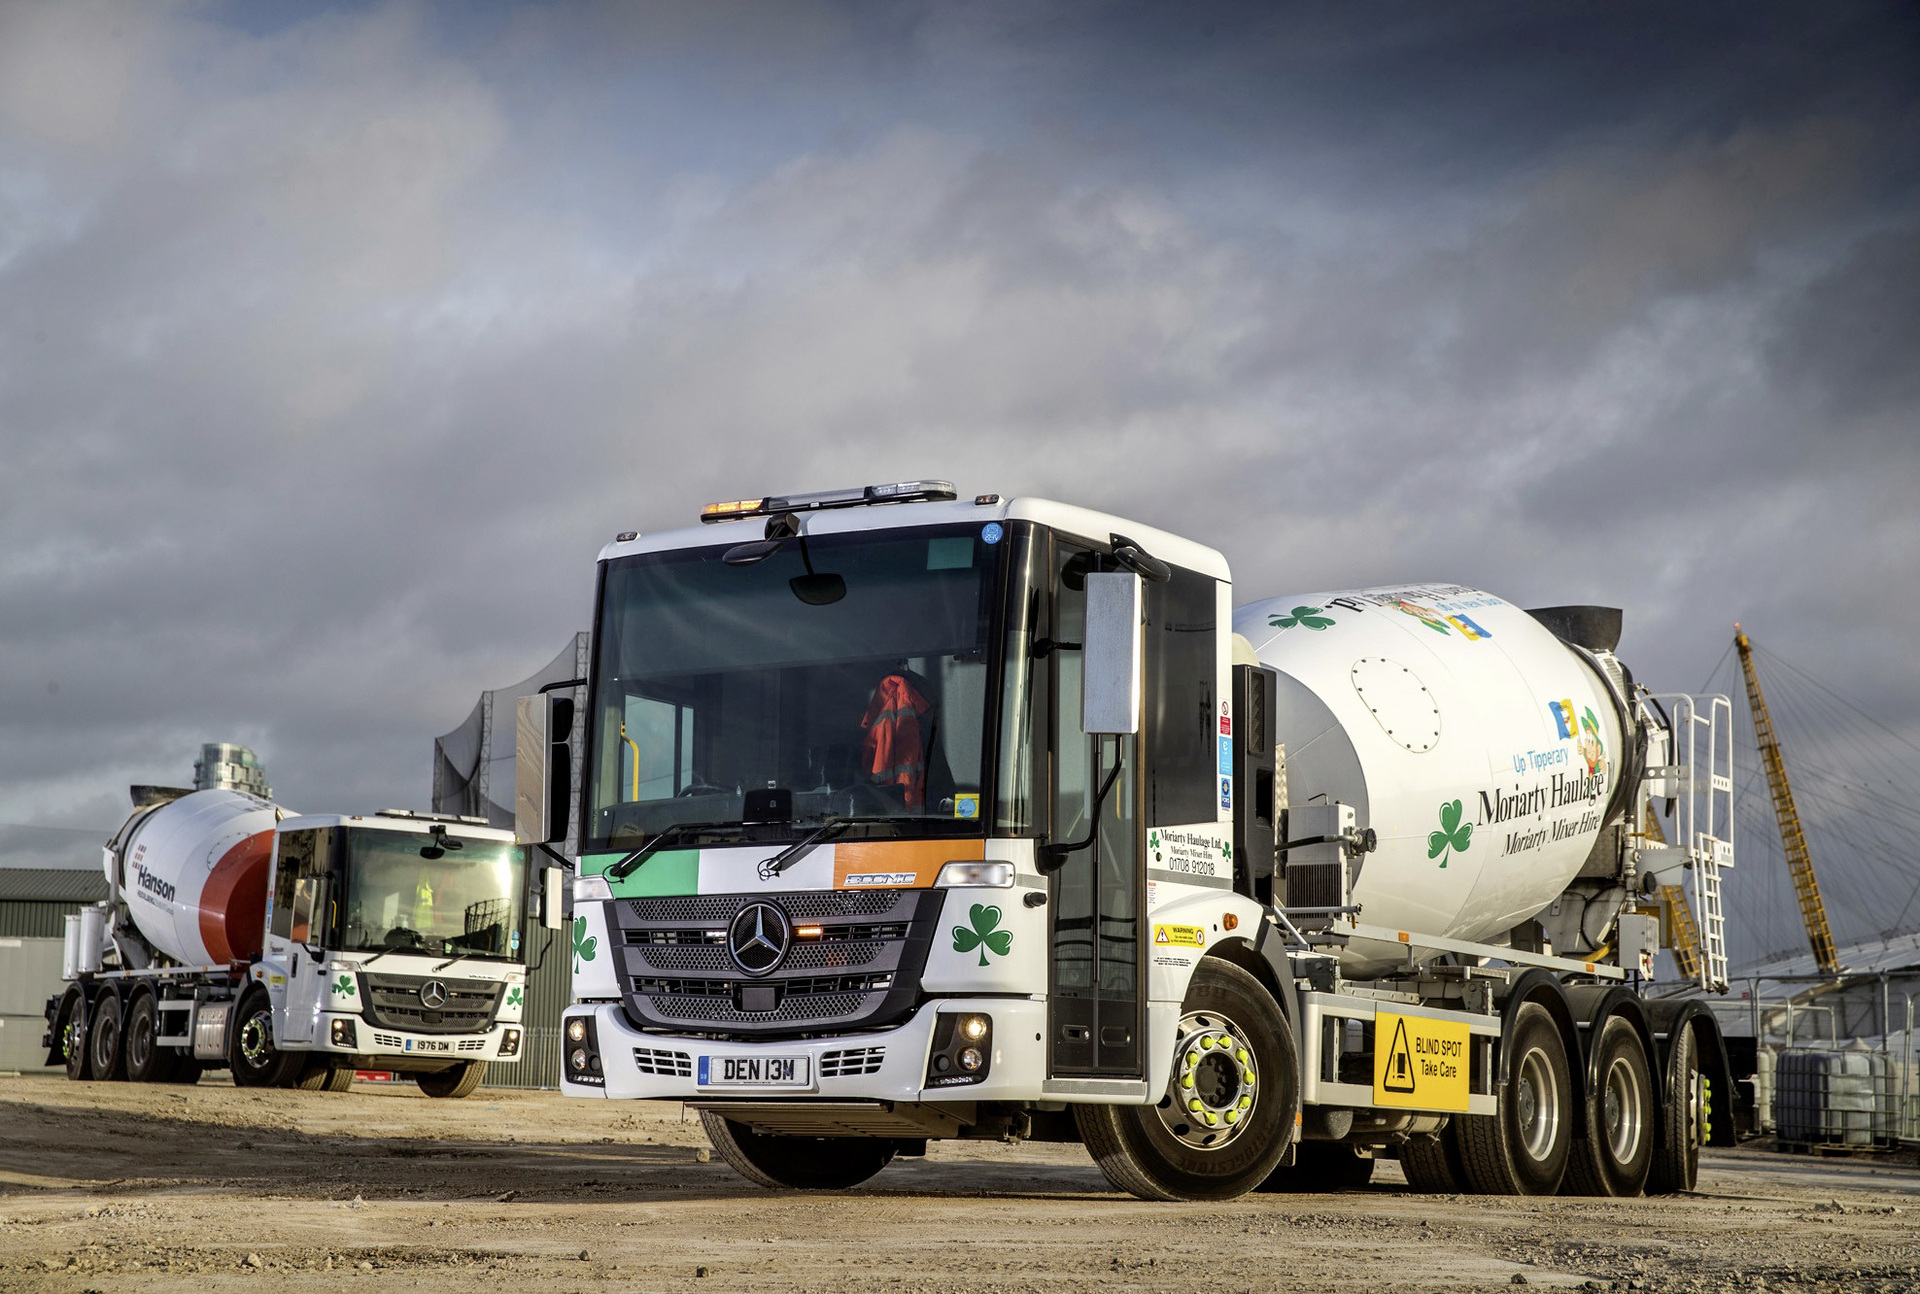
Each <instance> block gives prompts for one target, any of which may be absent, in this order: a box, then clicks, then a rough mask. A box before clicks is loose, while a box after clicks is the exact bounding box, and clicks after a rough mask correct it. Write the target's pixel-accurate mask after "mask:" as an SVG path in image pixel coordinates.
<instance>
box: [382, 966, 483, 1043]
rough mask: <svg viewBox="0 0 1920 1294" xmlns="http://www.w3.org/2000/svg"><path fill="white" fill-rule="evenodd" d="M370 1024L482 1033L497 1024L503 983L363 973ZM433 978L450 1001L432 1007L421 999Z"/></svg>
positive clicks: (423, 1031)
mask: <svg viewBox="0 0 1920 1294" xmlns="http://www.w3.org/2000/svg"><path fill="white" fill-rule="evenodd" d="M361 981H362V983H363V984H365V986H366V993H367V1023H369V1024H372V1025H374V1026H376V1027H379V1028H383V1029H405V1030H407V1031H408V1032H409V1033H480V1032H482V1031H483V1030H485V1029H487V1028H489V1027H491V1026H492V1024H493V1016H494V1012H495V1011H496V1010H497V1009H498V1008H499V1005H500V990H501V988H502V987H503V986H502V985H500V984H496V983H493V982H492V981H490V980H483V979H443V978H441V977H440V976H437V975H374V974H363V975H362V976H361ZM429 981H433V982H437V983H439V984H440V985H442V986H443V987H444V988H445V989H446V994H447V997H446V1001H445V1002H443V1003H441V1005H440V1006H439V1007H438V1008H430V1007H428V1006H427V1005H426V1004H425V1003H424V1002H422V1001H421V1000H420V990H421V988H422V987H424V986H425V985H426V984H427V983H428V982H429Z"/></svg>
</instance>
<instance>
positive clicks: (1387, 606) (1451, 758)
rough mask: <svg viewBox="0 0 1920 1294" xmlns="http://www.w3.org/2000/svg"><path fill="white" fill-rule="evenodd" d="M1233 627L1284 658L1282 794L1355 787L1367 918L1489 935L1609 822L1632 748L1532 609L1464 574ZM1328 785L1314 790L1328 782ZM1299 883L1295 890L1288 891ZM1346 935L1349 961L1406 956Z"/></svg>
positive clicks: (1383, 964)
mask: <svg viewBox="0 0 1920 1294" xmlns="http://www.w3.org/2000/svg"><path fill="white" fill-rule="evenodd" d="M1234 629H1235V631H1236V632H1238V633H1239V634H1241V635H1243V636H1244V637H1245V638H1246V639H1247V640H1248V641H1249V642H1251V643H1252V644H1253V647H1254V650H1255V651H1256V653H1257V654H1258V655H1259V657H1260V659H1261V661H1262V662H1263V663H1265V664H1267V665H1269V666H1271V667H1272V668H1274V669H1275V670H1277V671H1278V672H1279V674H1280V688H1279V696H1278V699H1277V704H1276V707H1275V727H1276V731H1277V733H1278V735H1279V739H1280V740H1281V741H1283V742H1285V743H1286V754H1287V797H1288V801H1289V803H1291V804H1295V805H1301V804H1308V803H1332V802H1336V801H1337V802H1340V803H1344V804H1349V805H1352V806H1353V808H1354V809H1355V811H1356V814H1357V818H1358V823H1359V825H1360V826H1361V827H1371V828H1372V829H1373V830H1374V832H1375V833H1376V834H1377V836H1378V848H1377V849H1376V850H1375V852H1373V853H1370V854H1367V855H1366V856H1365V857H1364V858H1363V859H1362V860H1360V861H1359V863H1358V864H1357V867H1358V876H1357V878H1356V880H1355V883H1354V889H1353V895H1352V901H1353V902H1355V903H1357V904H1359V905H1360V907H1361V912H1360V915H1359V917H1358V918H1357V920H1358V921H1359V922H1361V923H1362V924H1364V925H1369V926H1381V927H1387V928H1389V929H1392V930H1395V931H1407V932H1409V933H1410V934H1411V935H1412V936H1413V939H1412V941H1411V942H1412V946H1413V948H1414V949H1415V952H1416V955H1424V953H1426V952H1431V951H1432V949H1430V948H1428V949H1423V948H1422V947H1421V944H1420V941H1419V938H1418V936H1419V935H1422V934H1427V935H1434V936H1438V937H1440V938H1445V939H1464V940H1473V941H1478V942H1497V941H1500V940H1502V939H1503V938H1504V936H1505V935H1506V934H1507V932H1508V931H1510V930H1511V929H1512V928H1513V927H1514V926H1515V925H1517V924H1519V923H1520V922H1522V921H1524V920H1526V919H1527V918H1529V917H1531V916H1533V915H1534V914H1535V913H1537V912H1539V911H1540V910H1541V909H1543V908H1545V907H1546V906H1547V905H1548V904H1550V903H1551V902H1552V901H1553V900H1554V898H1555V897H1556V896H1558V895H1559V894H1560V892H1561V891H1562V890H1563V889H1565V888H1566V885H1567V882H1568V881H1570V880H1571V879H1572V878H1573V876H1574V874H1575V873H1576V872H1578V871H1579V870H1580V866H1581V864H1582V863H1583V862H1585V861H1586V859H1587V856H1588V854H1589V852H1590V851H1591V850H1592V848H1593V845H1594V840H1595V838H1596V837H1597V836H1598V835H1599V833H1600V831H1601V829H1602V827H1603V826H1604V825H1605V820H1606V817H1607V810H1608V807H1609V802H1610V801H1611V800H1612V799H1613V793H1614V787H1615V782H1616V779H1617V778H1618V776H1619V775H1620V772H1621V769H1622V767H1623V761H1624V759H1625V757H1626V755H1627V751H1626V750H1625V748H1624V744H1623V741H1624V739H1623V735H1622V719H1621V714H1620V710H1619V707H1618V703H1617V702H1616V701H1615V700H1614V698H1613V692H1612V690H1611V689H1610V688H1609V686H1608V684H1607V683H1606V681H1605V680H1604V679H1603V678H1602V677H1601V676H1600V675H1599V674H1598V673H1597V672H1596V671H1595V669H1594V668H1593V667H1592V665H1590V664H1589V663H1588V662H1587V661H1586V660H1585V659H1583V658H1582V657H1581V656H1580V655H1579V654H1577V653H1576V652H1574V651H1573V650H1571V649H1569V648H1568V647H1567V646H1566V644H1564V643H1562V642H1561V641H1560V640H1559V639H1558V638H1556V637H1555V636H1554V635H1553V634H1552V633H1551V632H1550V631H1549V630H1548V629H1547V628H1546V627H1545V626H1543V625H1541V624H1540V623H1539V622H1538V621H1537V620H1535V619H1534V618H1533V617H1532V616H1531V615H1529V614H1528V613H1527V612H1526V611H1524V610H1522V609H1521V608H1519V607H1516V606H1514V605H1512V604H1511V603H1508V602H1506V601H1504V600H1502V599H1500V598H1497V597H1495V596H1493V595H1492V594H1488V593H1482V592H1479V591H1478V590H1475V589H1468V588H1462V587H1460V586H1458V585H1446V584H1441V585H1416V586H1408V587H1396V588H1381V589H1363V590H1356V591H1350V592H1343V593H1313V594H1304V595H1301V596H1299V597H1284V598H1275V599H1272V600H1269V601H1263V602H1256V603H1251V604H1249V605H1247V606H1244V607H1241V608H1239V609H1238V610H1237V611H1235V613H1234ZM1321 797H1324V798H1321ZM1293 901H1295V902H1297V901H1298V899H1297V898H1295V899H1294V900H1293ZM1406 958H1407V945H1405V944H1384V943H1378V942H1371V943H1370V942H1367V941H1361V940H1356V941H1354V942H1353V943H1352V944H1351V945H1350V946H1349V947H1348V948H1347V949H1346V950H1345V952H1344V954H1343V957H1342V962H1343V968H1344V969H1345V970H1346V972H1347V973H1348V974H1352V975H1365V974H1378V973H1380V972H1382V971H1384V970H1386V969H1388V968H1390V967H1394V966H1405V965H1406Z"/></svg>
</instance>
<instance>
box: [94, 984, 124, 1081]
mask: <svg viewBox="0 0 1920 1294" xmlns="http://www.w3.org/2000/svg"><path fill="white" fill-rule="evenodd" d="M125 1019H126V1014H125V1011H124V1009H123V1008H122V1007H121V1005H120V997H119V995H118V994H116V993H113V992H103V993H102V994H100V996H99V997H98V998H96V999H94V1003H93V1023H92V1024H91V1025H90V1026H89V1027H88V1029H87V1067H88V1068H89V1069H90V1070H92V1072H93V1076H94V1078H95V1079H98V1080H100V1081H103V1082H119V1081H120V1080H122V1079H124V1078H125V1077H126V1076H127V1054H126V1048H125V1047H123V1046H122V1045H121V1044H122V1042H123V1041H124V1034H125V1030H123V1029H122V1028H121V1024H122V1022H123V1021H124V1020H125Z"/></svg>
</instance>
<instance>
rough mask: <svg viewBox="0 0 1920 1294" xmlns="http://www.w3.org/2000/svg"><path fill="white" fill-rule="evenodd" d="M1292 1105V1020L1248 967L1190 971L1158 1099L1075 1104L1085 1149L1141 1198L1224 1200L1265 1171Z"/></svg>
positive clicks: (1278, 1151) (1212, 965)
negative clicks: (1168, 1073) (1169, 1065)
mask: <svg viewBox="0 0 1920 1294" xmlns="http://www.w3.org/2000/svg"><path fill="white" fill-rule="evenodd" d="M1299 1113H1300V1077H1299V1065H1298V1062H1297V1060H1296V1054H1295V1051H1294V1044H1293V1026H1292V1025H1291V1024H1290V1023H1289V1022H1288V1020H1287V1017H1286V1016H1285V1014H1283V1013H1282V1012H1281V1010H1280V1008H1279V1006H1278V1004H1276V1003H1275V1002H1274V1000H1273V997H1272V995H1271V994H1269V993H1268V992H1267V990H1266V989H1265V988H1264V987H1262V985H1261V984H1260V981H1258V980H1256V979H1255V978H1254V977H1253V976H1251V975H1249V974H1247V972H1245V971H1243V970H1241V969H1240V968H1239V967H1238V966H1234V965H1232V964H1230V963H1228V962H1224V961H1221V960H1219V959H1218V958H1209V959H1207V960H1205V961H1203V962H1201V963H1200V966H1199V968H1198V969H1197V970H1195V971H1194V975H1193V980H1192V983H1191V984H1190V985H1189V986H1188V989H1187V1000H1186V1002H1185V1003H1184V1004H1183V1011H1182V1014H1181V1017H1180V1024H1179V1027H1178V1029H1177V1030H1176V1031H1175V1036H1174V1053H1173V1073H1172V1076H1171V1078H1170V1079H1169V1080H1168V1084H1167V1091H1166V1094H1165V1095H1164V1096H1162V1097H1161V1098H1160V1101H1159V1103H1158V1104H1157V1105H1077V1106H1075V1107H1074V1119H1075V1121H1076V1122H1077V1123H1078V1124H1079V1127H1080V1137H1081V1140H1083V1141H1084V1142H1085V1143H1086V1146H1087V1151H1088V1153H1089V1154H1091V1155H1092V1156H1093V1160H1094V1162H1095V1163H1096V1164H1098V1165H1099V1166H1100V1171H1101V1172H1103V1173H1105V1174H1106V1177H1107V1180H1108V1181H1109V1182H1112V1183H1113V1184H1114V1185H1115V1186H1117V1187H1119V1188H1120V1189H1121V1190H1123V1191H1126V1192H1128V1193H1130V1194H1133V1195H1137V1196H1139V1197H1140V1198H1141V1199H1143V1200H1231V1199H1235V1198H1237V1197H1239V1196H1242V1195H1245V1194H1246V1193H1247V1192H1248V1191H1251V1190H1253V1189H1254V1188H1255V1187H1257V1186H1259V1185H1260V1184H1261V1183H1262V1182H1264V1181H1266V1180H1267V1178H1268V1177H1270V1176H1271V1175H1272V1174H1273V1170H1274V1169H1275V1168H1276V1167H1278V1166H1279V1163H1280V1160H1281V1158H1282V1157H1283V1156H1285V1154H1286V1151H1287V1147H1288V1146H1289V1145H1290V1144H1291V1143H1292V1141H1293V1137H1294V1132H1295V1125H1296V1123H1297V1122H1298V1117H1299Z"/></svg>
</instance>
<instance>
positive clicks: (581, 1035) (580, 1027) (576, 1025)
mask: <svg viewBox="0 0 1920 1294" xmlns="http://www.w3.org/2000/svg"><path fill="white" fill-rule="evenodd" d="M586 1040H587V1022H586V1021H585V1020H583V1019H581V1018H580V1017H579V1016H575V1017H573V1019H571V1020H569V1021H567V1041H568V1042H585V1041H586Z"/></svg>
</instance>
